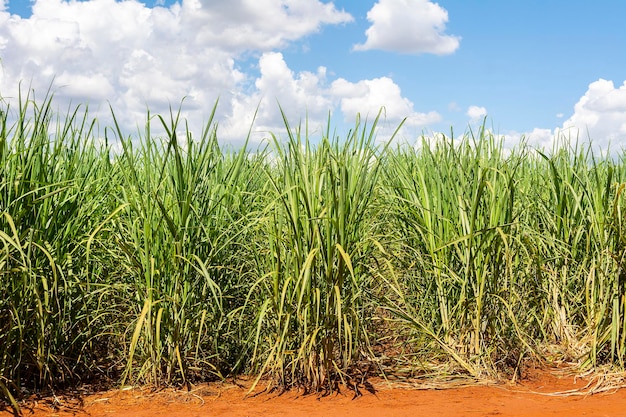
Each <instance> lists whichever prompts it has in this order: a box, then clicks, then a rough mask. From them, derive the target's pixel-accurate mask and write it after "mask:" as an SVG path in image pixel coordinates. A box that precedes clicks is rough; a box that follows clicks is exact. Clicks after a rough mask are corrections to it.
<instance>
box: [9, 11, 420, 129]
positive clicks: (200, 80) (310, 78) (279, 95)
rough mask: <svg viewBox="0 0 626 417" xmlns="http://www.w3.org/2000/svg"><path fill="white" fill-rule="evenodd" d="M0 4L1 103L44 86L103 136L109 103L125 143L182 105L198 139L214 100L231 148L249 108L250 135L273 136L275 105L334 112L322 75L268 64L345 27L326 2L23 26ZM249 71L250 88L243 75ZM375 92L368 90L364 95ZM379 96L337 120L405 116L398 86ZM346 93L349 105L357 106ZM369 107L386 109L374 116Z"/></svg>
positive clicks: (49, 17)
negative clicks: (391, 113)
mask: <svg viewBox="0 0 626 417" xmlns="http://www.w3.org/2000/svg"><path fill="white" fill-rule="evenodd" d="M12 1H15V0H12ZM7 4H8V3H7V1H6V0H0V60H1V64H2V65H1V66H0V97H2V98H3V99H4V100H14V99H15V97H17V96H18V92H19V91H18V90H19V89H20V88H22V90H24V89H28V88H32V89H33V90H34V91H35V92H36V93H38V94H37V96H38V97H41V95H43V93H44V92H45V91H47V90H48V88H49V87H51V86H52V91H53V92H54V94H55V97H56V102H57V105H58V107H59V108H66V105H67V104H68V103H70V102H72V103H75V104H78V103H80V104H89V105H90V110H91V112H92V114H93V115H95V116H96V117H98V118H99V119H100V120H101V122H102V123H103V124H105V125H106V124H107V120H110V119H109V110H108V108H109V106H108V104H109V103H110V105H111V107H112V108H113V109H114V110H115V112H116V118H117V119H118V121H119V122H120V123H121V124H122V125H123V126H124V127H125V128H127V130H130V133H132V132H133V131H134V130H135V128H136V126H138V125H139V126H141V125H142V124H143V120H144V119H145V117H146V108H148V107H149V108H150V110H151V112H152V113H166V112H168V111H169V107H170V106H173V107H175V108H176V107H178V105H179V104H180V101H181V99H182V98H183V97H185V101H184V103H183V106H182V108H183V114H182V116H183V117H186V118H188V119H189V120H190V121H191V123H192V127H193V123H198V125H197V126H196V127H197V128H199V127H200V124H201V123H203V122H204V121H205V120H204V119H205V118H206V117H208V115H209V114H210V112H211V109H212V106H213V105H214V103H215V100H216V99H217V98H218V97H219V100H220V104H219V106H218V120H219V121H220V135H221V137H222V138H225V139H227V140H231V141H234V140H235V139H242V136H245V134H246V133H247V130H248V128H249V127H250V123H251V122H252V119H253V116H254V113H255V109H256V108H258V113H257V118H256V122H255V126H256V129H257V130H261V131H262V130H271V129H276V128H277V127H278V128H279V127H281V126H282V125H281V124H282V117H281V114H280V111H279V109H278V105H277V102H280V104H281V105H282V107H283V109H285V110H286V112H287V115H288V116H289V117H291V118H296V117H303V116H304V114H305V113H306V114H307V115H308V116H309V117H311V120H313V121H316V120H318V121H323V120H325V119H326V117H327V115H328V112H329V111H333V110H334V109H338V108H342V109H343V108H344V106H343V102H342V97H341V96H340V95H337V94H335V93H334V92H333V91H332V83H330V82H329V81H328V80H327V75H326V69H325V68H323V67H320V68H317V69H315V70H313V71H301V72H298V73H294V72H293V71H292V70H291V69H290V68H289V66H288V64H287V62H286V61H285V59H284V57H283V55H282V54H281V53H278V52H272V51H275V50H280V49H281V48H284V47H286V46H287V45H289V44H290V42H293V41H296V40H298V39H301V38H303V37H305V36H307V35H310V34H312V33H315V32H316V31H318V30H319V29H320V28H321V27H322V26H323V25H332V24H342V23H348V22H350V21H352V19H353V18H352V16H351V15H350V14H348V13H346V12H345V11H343V10H339V9H338V8H337V7H335V6H334V4H333V3H332V2H322V1H318V0H279V1H276V0H256V1H232V0H182V1H181V2H179V3H175V4H174V5H173V6H170V7H147V6H146V5H144V4H143V3H141V2H139V1H136V0H123V1H116V0H87V1H75V0H71V1H68V0H36V1H34V2H33V4H32V15H31V16H30V17H28V18H21V17H19V16H17V15H12V14H10V13H9V11H8V8H7V7H6V6H7ZM257 59H258V61H256V60H257ZM255 63H256V64H255ZM250 64H252V65H253V66H254V67H255V68H256V70H258V76H252V75H251V74H250V73H249V71H250ZM242 67H244V68H242ZM342 82H343V81H342ZM368 82H370V81H360V82H357V84H359V85H366V83H368ZM378 82H379V80H372V81H371V83H372V84H373V86H374V87H375V86H376V84H377V83H378ZM386 85H388V86H391V87H392V89H393V90H392V92H393V94H391V95H389V96H385V95H384V94H381V93H380V91H378V92H377V90H376V88H371V89H370V90H368V88H370V87H367V88H366V89H365V90H364V91H363V92H362V93H361V95H360V97H361V98H362V99H363V100H364V103H366V104H367V105H366V106H364V107H358V106H357V107H355V106H354V105H352V106H350V105H346V107H345V109H346V110H347V111H351V112H356V111H357V108H358V111H361V112H363V111H369V110H370V107H374V106H378V107H380V106H383V105H388V106H389V107H390V108H393V109H395V108H401V109H410V107H411V105H410V103H409V104H407V102H406V99H404V98H402V97H401V96H400V95H399V88H398V87H397V85H395V84H394V83H393V82H392V81H391V80H388V81H386ZM20 86H21V87H20ZM348 93H349V98H350V99H352V98H354V97H356V96H358V95H359V94H357V93H355V92H354V91H349V92H348ZM377 97H378V98H379V99H386V98H390V99H392V100H395V101H394V102H390V103H386V102H383V101H381V102H378V103H377V104H374V103H375V102H376V98H377ZM396 102H397V103H396ZM398 103H399V104H398ZM348 117H354V114H351V115H349V116H348ZM103 119H104V120H103Z"/></svg>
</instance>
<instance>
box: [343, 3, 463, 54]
mask: <svg viewBox="0 0 626 417" xmlns="http://www.w3.org/2000/svg"><path fill="white" fill-rule="evenodd" d="M367 19H368V20H369V21H370V22H371V26H370V27H369V28H368V29H367V31H366V32H365V35H366V36H367V39H366V41H365V43H363V44H358V45H355V46H354V49H355V50H357V51H364V50H369V49H382V50H388V51H396V52H401V53H406V54H422V53H431V54H437V55H446V54H451V53H453V52H454V51H456V50H457V48H458V47H459V42H460V38H459V37H458V36H453V35H447V34H446V33H445V29H446V23H447V22H448V12H447V11H446V10H445V9H444V8H443V7H441V6H440V5H439V4H437V3H433V2H431V1H428V0H379V1H378V2H377V3H376V4H375V5H374V6H373V7H372V9H371V10H370V11H369V12H368V13H367Z"/></svg>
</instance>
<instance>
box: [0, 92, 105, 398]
mask: <svg viewBox="0 0 626 417" xmlns="http://www.w3.org/2000/svg"><path fill="white" fill-rule="evenodd" d="M1 113H2V120H0V123H1V126H0V245H1V248H2V249H1V252H0V323H2V324H0V392H1V394H2V395H3V396H4V397H5V398H7V397H8V398H9V399H12V395H11V394H10V393H11V392H14V393H16V392H20V391H21V390H23V389H25V390H28V391H33V390H37V389H40V388H42V387H47V386H62V385H64V384H68V383H76V382H80V381H86V380H88V379H89V378H90V376H94V375H96V374H100V375H102V374H101V373H100V372H99V371H98V366H99V364H101V363H102V362H103V361H106V360H107V352H106V346H107V343H108V342H107V340H108V338H107V337H105V334H106V333H107V328H108V326H110V325H112V320H111V319H110V317H107V311H106V308H105V309H103V308H98V306H99V305H101V304H100V303H103V302H104V304H105V305H107V304H108V305H111V306H113V300H111V299H108V294H107V289H106V286H103V285H102V283H98V284H96V285H92V286H89V285H88V283H87V282H86V280H85V273H86V270H87V269H88V265H87V264H86V262H85V245H84V242H85V241H86V240H87V239H88V236H89V233H90V232H91V231H92V230H93V229H94V228H95V227H96V225H97V224H98V222H100V221H101V219H103V218H104V216H106V214H107V209H108V206H107V201H106V200H107V190H106V187H107V183H108V177H109V168H110V164H109V160H108V157H107V153H106V151H103V150H101V149H100V148H98V147H97V146H96V145H94V143H93V142H92V141H91V136H92V133H93V129H94V123H93V122H92V121H91V120H90V118H89V116H88V112H87V111H86V110H83V109H81V108H80V107H77V108H75V109H73V110H72V109H70V111H69V113H68V115H67V116H66V117H65V118H58V117H55V115H54V112H53V110H52V98H51V96H46V97H45V98H44V100H43V101H41V102H37V101H36V100H35V99H34V97H33V96H31V95H30V94H28V95H26V96H22V95H20V97H19V101H18V106H17V109H16V110H15V116H16V117H15V121H13V122H9V120H10V119H9V116H10V115H12V114H13V110H12V109H11V108H10V107H9V106H7V107H6V108H5V109H3V111H2V112H1ZM94 284H95V283H94ZM109 312H110V311H109ZM96 341H97V342H96Z"/></svg>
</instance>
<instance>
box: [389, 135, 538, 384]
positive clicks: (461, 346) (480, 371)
mask: <svg viewBox="0 0 626 417" xmlns="http://www.w3.org/2000/svg"><path fill="white" fill-rule="evenodd" d="M523 157H524V155H523V154H520V153H517V152H516V151H514V152H512V153H511V154H509V155H506V154H505V152H504V149H503V146H502V142H501V141H499V140H498V139H496V138H495V137H494V136H493V135H491V134H489V133H488V132H487V131H486V130H485V129H484V127H483V128H481V129H480V130H479V132H478V135H477V136H473V135H465V136H463V137H462V138H460V139H456V141H455V140H454V139H453V138H448V137H445V136H442V137H440V138H435V139H431V140H427V139H426V138H424V139H423V140H422V141H421V142H420V143H418V146H416V147H404V148H398V149H396V150H394V151H393V152H390V153H389V155H388V163H387V165H386V172H385V173H386V185H385V189H386V190H387V192H388V193H390V197H389V198H390V204H389V207H390V211H391V221H392V222H393V226H392V227H394V228H395V229H397V231H396V232H395V236H397V239H398V240H399V241H400V242H401V244H400V247H399V248H398V252H399V255H396V257H397V258H398V259H399V262H398V263H397V265H399V266H398V268H399V270H398V271H397V272H395V273H392V274H391V275H390V276H389V277H387V278H385V279H387V280H388V282H389V284H390V288H391V289H392V291H391V292H389V293H388V294H387V295H386V298H387V301H386V304H387V305H388V306H389V309H390V311H391V312H392V313H394V315H395V316H396V317H398V318H400V319H401V320H402V321H403V322H404V323H406V324H407V325H409V327H411V328H414V329H415V331H416V334H415V336H414V339H411V340H413V342H414V343H415V348H416V351H419V350H420V349H425V351H426V352H427V355H429V356H432V354H433V352H436V351H440V352H441V354H442V355H443V356H444V357H448V358H450V359H453V360H454V361H455V362H456V363H457V364H458V365H459V366H460V367H461V368H462V369H463V370H464V371H465V372H467V373H469V374H470V375H473V376H481V375H489V374H493V372H494V370H495V369H496V368H498V362H500V361H506V362H509V365H513V366H515V365H516V362H517V361H518V360H519V358H520V356H521V355H522V353H523V352H522V351H523V350H525V349H526V348H527V347H526V346H525V342H523V340H524V339H523V334H524V332H523V330H522V329H521V328H520V322H519V319H520V318H521V317H519V316H518V315H517V313H519V312H520V310H521V309H520V306H519V303H520V302H521V299H520V294H519V293H518V291H517V290H518V286H519V282H520V280H522V279H524V273H525V270H526V267H527V262H528V258H527V257H526V256H525V249H524V248H523V245H522V244H521V242H520V233H521V231H522V228H521V227H520V225H519V216H520V213H521V212H522V211H523V210H524V208H523V207H522V206H520V204H518V203H517V192H518V189H517V188H518V186H519V184H518V183H519V179H518V178H517V170H518V168H519V165H520V163H521V162H522V158H523ZM420 346H421V347H420ZM520 349H521V351H520ZM511 361H512V363H510V362H511ZM426 362H428V361H426Z"/></svg>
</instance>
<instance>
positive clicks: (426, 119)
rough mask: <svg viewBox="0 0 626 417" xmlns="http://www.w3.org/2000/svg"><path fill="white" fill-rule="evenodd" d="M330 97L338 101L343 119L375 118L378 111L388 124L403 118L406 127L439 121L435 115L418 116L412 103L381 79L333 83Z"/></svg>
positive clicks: (383, 78)
mask: <svg viewBox="0 0 626 417" xmlns="http://www.w3.org/2000/svg"><path fill="white" fill-rule="evenodd" d="M331 91H332V93H331V94H332V95H333V96H335V97H336V98H337V99H339V101H340V106H341V111H342V112H343V114H344V115H346V116H349V115H354V114H356V113H361V114H362V115H363V116H367V117H375V116H376V115H377V114H378V112H379V111H380V110H381V105H382V104H384V107H382V111H383V114H382V115H383V116H384V117H385V118H386V119H387V120H390V121H392V122H398V121H400V120H402V119H403V118H406V124H407V125H409V126H425V125H427V124H431V123H436V122H438V121H440V120H441V116H440V115H439V113H437V112H434V111H433V112H428V113H420V112H416V111H415V110H414V108H413V103H412V102H411V101H410V100H409V99H407V98H405V97H403V96H402V92H401V91H400V87H399V86H398V85H397V84H396V83H394V81H393V80H392V79H391V78H388V77H381V78H375V79H372V80H362V81H359V82H356V83H352V82H349V81H347V80H344V79H342V78H339V79H337V80H335V81H333V83H332V85H331Z"/></svg>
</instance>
